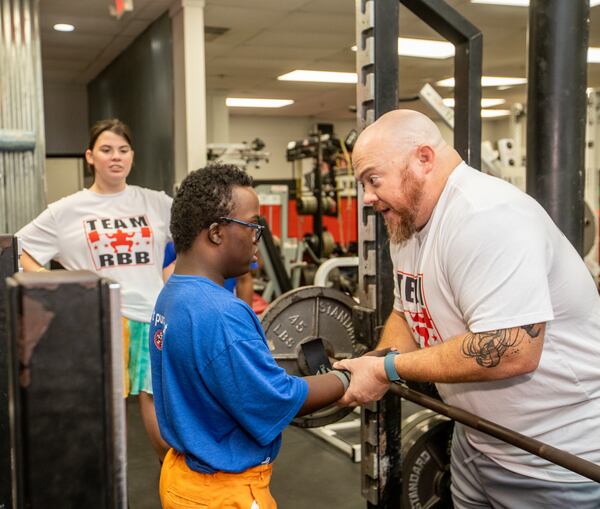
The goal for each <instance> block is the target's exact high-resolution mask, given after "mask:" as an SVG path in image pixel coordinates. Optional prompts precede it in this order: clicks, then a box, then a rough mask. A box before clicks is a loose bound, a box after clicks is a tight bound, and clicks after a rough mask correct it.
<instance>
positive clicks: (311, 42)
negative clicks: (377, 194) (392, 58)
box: [40, 0, 600, 120]
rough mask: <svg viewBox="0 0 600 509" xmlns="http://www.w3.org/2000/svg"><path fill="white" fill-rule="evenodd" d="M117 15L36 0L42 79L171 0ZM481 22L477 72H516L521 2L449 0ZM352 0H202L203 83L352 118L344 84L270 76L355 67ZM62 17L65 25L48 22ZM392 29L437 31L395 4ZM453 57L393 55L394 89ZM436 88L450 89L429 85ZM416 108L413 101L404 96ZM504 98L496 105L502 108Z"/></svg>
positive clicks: (122, 44)
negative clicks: (68, 28)
mask: <svg viewBox="0 0 600 509" xmlns="http://www.w3.org/2000/svg"><path fill="white" fill-rule="evenodd" d="M133 2H134V10H133V12H131V13H127V14H125V15H124V16H123V18H122V19H121V20H119V21H117V20H116V19H115V18H113V17H111V16H110V15H109V13H108V3H109V2H108V0H42V1H41V2H40V12H41V14H40V26H41V30H42V59H43V72H44V79H45V80H46V81H49V82H68V83H81V84H85V83H87V82H89V81H90V80H91V79H93V78H94V77H95V76H96V75H97V74H98V73H99V72H100V71H101V70H102V69H103V68H104V67H106V65H107V64H109V63H110V62H111V61H112V60H113V59H114V58H115V57H116V56H117V55H118V54H119V53H120V52H121V51H123V49H125V48H126V47H127V46H128V45H129V44H130V43H131V42H132V41H133V40H134V39H135V38H136V37H137V36H138V35H139V34H140V33H141V32H142V31H143V30H144V29H145V28H147V26H148V25H149V24H150V23H151V22H152V21H154V20H155V19H156V18H158V17H159V16H160V15H162V14H164V13H165V12H166V11H167V10H168V8H169V6H170V4H171V3H172V0H133ZM448 3H449V4H450V5H452V6H453V7H454V8H455V9H456V10H457V11H458V12H460V13H461V14H462V15H463V16H465V17H466V18H467V19H468V20H469V21H471V22H472V23H473V24H474V25H475V26H477V27H478V28H479V29H480V30H481V31H482V32H483V40H484V58H483V69H484V73H485V74H489V75H496V76H525V75H526V60H527V50H526V44H527V17H528V9H527V8H519V7H499V6H492V5H483V4H471V3H470V1H469V0H448ZM354 9H355V2H354V0H206V8H205V25H206V26H211V27H220V28H227V29H228V30H227V31H226V32H225V33H224V34H223V35H220V36H218V37H215V38H214V39H212V40H209V41H207V43H206V76H207V89H208V90H209V91H210V90H220V91H225V92H226V93H227V94H228V95H229V96H234V97H262V98H279V99H293V100H294V101H295V103H294V104H293V105H291V106H287V107H284V108H281V109H275V110H267V109H260V110H257V109H254V108H235V114H252V115H256V114H261V115H275V116H316V117H321V118H328V119H332V120H334V119H342V118H348V119H351V118H354V116H355V114H354V113H351V112H350V111H349V106H351V105H354V104H355V101H356V99H355V87H354V86H353V85H334V84H313V83H294V82H283V81H278V80H277V79H276V78H277V76H279V75H280V74H284V73H286V72H289V71H291V70H294V69H314V70H328V71H348V72H353V71H354V70H355V54H354V52H353V51H351V49H350V48H351V46H353V45H354V44H355V19H354V18H355V15H354ZM59 22H62V23H71V24H73V25H75V27H76V30H75V31H74V32H71V33H61V32H56V31H54V30H53V29H52V26H53V25H54V24H55V23H59ZM399 23H400V35H402V36H407V37H421V38H424V37H427V38H438V39H439V38H440V37H439V36H438V35H437V34H436V33H435V32H434V31H433V30H431V29H430V28H429V27H427V26H426V25H425V24H424V23H423V22H421V21H420V20H418V19H417V18H416V17H414V16H413V15H412V14H411V13H410V12H409V11H408V10H407V9H405V8H404V7H402V6H401V10H400V21H399ZM590 46H600V7H596V8H593V9H592V10H591V24H590ZM452 73H453V62H452V59H451V58H450V59H446V60H431V59H422V58H409V57H401V58H400V96H401V97H411V96H415V95H416V94H417V92H418V90H419V89H420V88H421V86H422V85H423V84H424V83H426V82H435V81H437V80H439V79H442V78H446V77H449V76H451V75H452ZM588 85H589V86H593V87H600V64H592V65H589V66H588ZM438 91H439V92H440V93H442V95H444V96H450V95H451V93H452V92H451V91H450V90H447V89H441V88H438ZM484 96H485V97H503V98H506V99H507V101H508V103H509V104H510V103H512V102H515V101H520V102H524V101H525V100H526V86H525V85H523V86H518V87H513V88H510V89H508V90H504V91H499V90H497V89H488V88H486V89H484ZM407 105H408V106H409V107H414V108H419V107H420V105H419V103H418V102H414V103H407ZM503 107H505V106H500V107H499V108H503Z"/></svg>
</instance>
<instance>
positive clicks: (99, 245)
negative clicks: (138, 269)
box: [83, 215, 154, 270]
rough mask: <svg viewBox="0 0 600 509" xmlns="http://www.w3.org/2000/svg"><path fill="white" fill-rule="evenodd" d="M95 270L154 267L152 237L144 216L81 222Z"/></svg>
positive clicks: (93, 219)
mask: <svg viewBox="0 0 600 509" xmlns="http://www.w3.org/2000/svg"><path fill="white" fill-rule="evenodd" d="M83 228H84V231H85V235H86V240H87V244H88V247H89V251H90V256H91V257H92V260H93V262H94V267H95V268H96V270H101V269H107V268H114V267H117V266H119V267H122V266H135V265H153V264H154V254H153V252H154V238H153V232H152V228H151V226H150V222H149V220H148V218H147V216H145V215H135V216H130V217H117V218H107V217H104V218H87V219H85V220H84V221H83Z"/></svg>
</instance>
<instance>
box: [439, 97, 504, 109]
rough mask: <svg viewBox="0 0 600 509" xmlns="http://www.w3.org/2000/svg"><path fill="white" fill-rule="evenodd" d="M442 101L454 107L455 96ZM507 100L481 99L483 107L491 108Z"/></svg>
mask: <svg viewBox="0 0 600 509" xmlns="http://www.w3.org/2000/svg"><path fill="white" fill-rule="evenodd" d="M442 102H443V103H444V104H445V105H446V106H448V108H454V98H453V97H446V98H445V99H443V100H442ZM505 102H506V99H492V98H490V99H482V100H481V107H482V108H491V107H492V106H499V105H500V104H504V103H505Z"/></svg>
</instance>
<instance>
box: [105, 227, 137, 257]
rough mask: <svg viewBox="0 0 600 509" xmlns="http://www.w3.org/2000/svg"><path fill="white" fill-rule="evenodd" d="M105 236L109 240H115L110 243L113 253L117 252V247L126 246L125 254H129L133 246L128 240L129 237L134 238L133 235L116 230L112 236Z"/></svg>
mask: <svg viewBox="0 0 600 509" xmlns="http://www.w3.org/2000/svg"><path fill="white" fill-rule="evenodd" d="M105 235H106V237H107V238H109V239H115V240H114V241H113V242H111V243H110V245H111V247H112V248H113V250H114V252H115V253H118V252H119V250H118V249H117V246H127V252H128V253H131V246H133V242H132V241H131V240H128V239H130V238H131V237H135V233H125V232H123V231H121V230H117V233H115V234H114V235H109V234H108V233H106V234H105Z"/></svg>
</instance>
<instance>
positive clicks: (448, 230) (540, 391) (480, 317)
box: [390, 163, 600, 482]
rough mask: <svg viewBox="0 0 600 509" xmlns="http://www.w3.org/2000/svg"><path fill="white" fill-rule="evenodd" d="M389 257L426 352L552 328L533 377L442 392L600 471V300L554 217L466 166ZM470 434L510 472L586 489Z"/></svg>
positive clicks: (556, 470)
mask: <svg viewBox="0 0 600 509" xmlns="http://www.w3.org/2000/svg"><path fill="white" fill-rule="evenodd" d="M390 253H391V257H392V262H393V265H394V286H395V303H394V308H395V309H396V310H397V311H399V312H402V313H403V314H404V316H405V317H406V320H407V322H408V325H409V327H410V329H411V331H412V334H413V337H414V339H415V342H416V343H418V345H419V346H420V347H421V348H431V347H435V345H438V344H440V343H444V342H446V341H449V340H451V339H452V338H454V337H456V336H459V335H463V334H465V333H466V332H468V331H470V332H473V333H481V332H487V331H495V330H498V329H508V328H512V327H520V326H523V325H529V324H534V323H540V322H545V323H546V332H545V337H544V346H543V352H542V356H541V359H540V362H539V366H538V368H537V369H536V370H535V371H534V372H532V373H528V374H525V375H521V376H516V377H512V378H509V379H506V380H498V381H485V382H472V383H454V384H442V383H440V384H436V385H437V388H438V390H439V393H440V395H441V396H442V398H443V399H444V401H446V402H447V403H450V404H452V405H455V406H457V407H459V408H463V409H465V410H468V411H470V412H472V413H474V414H477V415H479V416H481V417H483V418H485V419H488V420H491V421H494V422H497V423H499V424H500V425H502V426H505V427H507V428H510V429H514V430H516V431H518V432H520V433H522V434H524V435H526V436H529V437H533V438H536V439H537V440H540V441H542V442H545V443H547V444H550V445H553V446H554V447H558V448H560V449H564V450H566V451H569V452H571V453H572V454H576V455H578V456H581V457H583V458H585V459H587V460H589V461H592V462H594V463H600V296H599V295H598V292H597V290H596V288H595V285H594V281H593V279H592V276H591V275H590V273H589V272H588V270H587V269H586V267H585V264H584V263H583V260H582V259H581V257H580V256H579V255H578V254H577V252H576V251H575V249H574V248H573V246H572V245H571V244H570V243H569V241H568V240H567V239H566V237H565V236H564V235H563V234H562V233H561V232H560V230H559V229H558V228H557V227H556V225H555V224H554V223H553V222H552V220H551V219H550V217H549V216H548V214H547V213H546V212H545V211H544V209H543V208H542V207H541V206H540V205H539V204H538V203H537V202H536V201H535V200H534V199H532V198H531V197H529V196H528V195H526V194H525V193H522V192H521V191H519V190H518V189H517V188H516V187H514V186H512V185H511V184H509V183H507V182H505V181H503V180H500V179H497V178H495V177H491V176H489V175H485V174H483V173H481V172H478V171H476V170H474V169H473V168H470V167H469V166H467V165H466V164H464V163H462V164H460V165H459V166H458V167H457V168H455V169H454V171H453V172H452V173H451V175H450V177H449V179H448V181H447V183H446V186H445V188H444V190H443V192H442V194H441V196H440V198H439V200H438V203H437V205H436V207H435V209H434V211H433V214H432V216H431V218H430V219H429V222H428V223H427V225H426V226H425V227H424V228H423V230H422V231H420V232H418V233H417V234H416V235H415V236H414V237H413V238H411V239H410V240H409V241H408V242H407V243H406V244H405V245H403V246H398V245H393V244H392V245H391V247H390ZM473 362H475V361H473ZM466 433H467V439H468V440H469V442H470V443H471V444H472V445H473V446H474V447H475V448H476V449H478V450H479V451H481V452H482V453H484V454H486V455H487V456H489V457H490V458H491V459H493V460H494V461H496V462H497V463H499V464H501V465H502V466H504V467H505V468H507V469H509V470H512V471H514V472H518V473H521V474H523V475H526V476H529V477H535V478H539V479H546V480H553V481H561V482H582V481H585V479H584V478H583V477H581V476H579V475H577V474H575V473H573V472H570V471H568V470H566V469H563V468H561V467H558V466H556V465H554V464H550V463H549V462H548V461H546V460H543V459H541V458H539V457H536V456H533V455H531V454H529V453H527V452H525V451H523V450H521V449H518V448H516V447H513V446H511V445H508V444H506V443H505V442H502V441H500V440H497V439H495V438H493V437H490V436H488V435H485V434H484V433H481V432H478V431H476V430H473V429H470V428H467V430H466Z"/></svg>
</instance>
